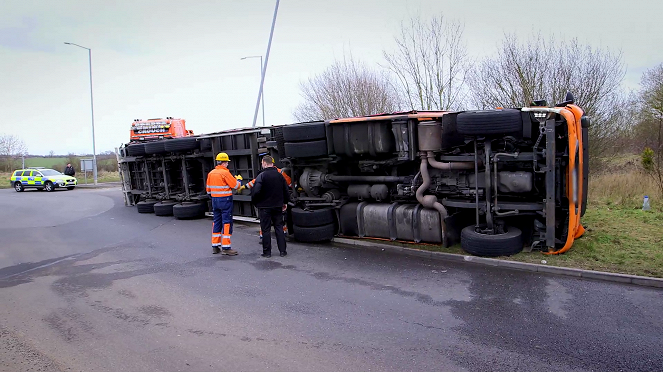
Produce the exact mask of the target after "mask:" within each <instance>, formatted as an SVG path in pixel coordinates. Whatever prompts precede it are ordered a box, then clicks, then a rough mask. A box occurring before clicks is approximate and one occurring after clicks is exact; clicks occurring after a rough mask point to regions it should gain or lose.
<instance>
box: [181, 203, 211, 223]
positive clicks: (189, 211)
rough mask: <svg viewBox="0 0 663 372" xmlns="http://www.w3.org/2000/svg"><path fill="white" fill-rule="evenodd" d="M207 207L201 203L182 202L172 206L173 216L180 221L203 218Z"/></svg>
mask: <svg viewBox="0 0 663 372" xmlns="http://www.w3.org/2000/svg"><path fill="white" fill-rule="evenodd" d="M206 210H207V205H206V204H202V203H190V202H184V203H182V204H175V205H173V216H175V218H177V219H180V220H188V219H194V218H201V217H203V216H205V211H206Z"/></svg>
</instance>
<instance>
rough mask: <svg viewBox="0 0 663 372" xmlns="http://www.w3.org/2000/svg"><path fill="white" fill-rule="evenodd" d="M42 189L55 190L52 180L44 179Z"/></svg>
mask: <svg viewBox="0 0 663 372" xmlns="http://www.w3.org/2000/svg"><path fill="white" fill-rule="evenodd" d="M44 190H46V191H47V192H51V191H53V190H55V186H54V185H53V182H51V181H46V183H45V184H44Z"/></svg>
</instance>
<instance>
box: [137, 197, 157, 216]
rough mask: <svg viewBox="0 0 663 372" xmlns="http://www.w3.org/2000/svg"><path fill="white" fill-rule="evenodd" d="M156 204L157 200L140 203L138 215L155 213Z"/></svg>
mask: <svg viewBox="0 0 663 372" xmlns="http://www.w3.org/2000/svg"><path fill="white" fill-rule="evenodd" d="M156 203H157V202H156V200H154V201H142V202H138V203H137V204H136V210H138V213H154V204H156Z"/></svg>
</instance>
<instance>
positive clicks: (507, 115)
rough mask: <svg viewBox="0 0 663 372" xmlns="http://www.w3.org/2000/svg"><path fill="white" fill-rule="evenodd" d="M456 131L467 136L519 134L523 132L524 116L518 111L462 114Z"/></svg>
mask: <svg viewBox="0 0 663 372" xmlns="http://www.w3.org/2000/svg"><path fill="white" fill-rule="evenodd" d="M456 130H457V131H458V133H460V134H464V135H467V136H486V135H493V136H494V135H503V134H514V133H519V132H522V130H523V120H522V114H521V113H520V110H516V109H500V110H483V111H466V112H461V113H460V114H458V116H457V117H456Z"/></svg>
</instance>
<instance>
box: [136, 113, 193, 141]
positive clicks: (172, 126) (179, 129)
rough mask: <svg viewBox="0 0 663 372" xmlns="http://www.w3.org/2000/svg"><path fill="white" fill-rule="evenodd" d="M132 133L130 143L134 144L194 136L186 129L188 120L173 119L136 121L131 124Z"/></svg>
mask: <svg viewBox="0 0 663 372" xmlns="http://www.w3.org/2000/svg"><path fill="white" fill-rule="evenodd" d="M130 132H131V135H130V137H129V138H130V142H134V143H135V142H143V141H154V140H160V139H164V138H180V137H188V136H192V135H193V131H191V130H187V129H186V120H184V119H175V118H172V117H167V118H165V119H147V120H141V119H136V120H134V121H133V122H132V123H131V130H130Z"/></svg>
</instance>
